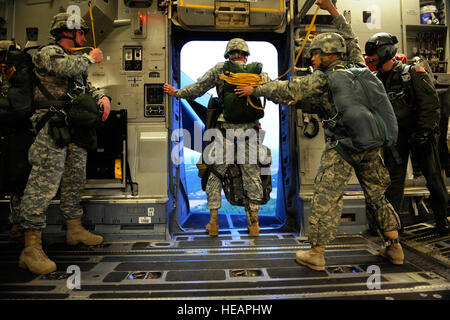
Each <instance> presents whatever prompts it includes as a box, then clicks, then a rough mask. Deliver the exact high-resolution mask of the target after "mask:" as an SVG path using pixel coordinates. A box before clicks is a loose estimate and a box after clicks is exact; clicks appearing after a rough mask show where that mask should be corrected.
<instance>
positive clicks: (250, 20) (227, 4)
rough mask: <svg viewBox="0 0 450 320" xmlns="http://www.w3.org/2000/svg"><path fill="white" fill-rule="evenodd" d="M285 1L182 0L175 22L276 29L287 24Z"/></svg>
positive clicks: (250, 28)
mask: <svg viewBox="0 0 450 320" xmlns="http://www.w3.org/2000/svg"><path fill="white" fill-rule="evenodd" d="M285 15H286V7H285V4H284V1H279V0H259V1H237V0H228V1H217V0H181V1H178V3H177V14H176V16H175V19H174V22H176V23H179V24H181V25H182V26H183V27H185V28H187V29H189V28H194V29H195V28H202V29H205V28H207V29H215V30H254V31H261V30H276V31H281V32H282V31H284V27H285V25H286V17H285Z"/></svg>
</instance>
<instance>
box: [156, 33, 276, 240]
mask: <svg viewBox="0 0 450 320" xmlns="http://www.w3.org/2000/svg"><path fill="white" fill-rule="evenodd" d="M249 54H250V51H249V48H248V45H247V43H246V42H245V41H244V40H243V39H240V38H234V39H231V40H230V41H229V42H228V44H227V46H226V49H225V55H224V56H225V59H228V61H226V62H219V63H217V64H216V65H215V66H214V67H213V68H211V69H210V70H208V71H207V72H206V73H205V74H204V75H203V76H202V77H201V78H199V79H198V80H197V82H196V83H193V84H191V85H189V86H186V87H184V88H182V89H175V87H173V86H171V85H169V84H167V83H165V84H164V91H165V92H166V93H167V94H169V95H170V96H174V97H177V98H184V99H195V98H197V97H200V96H202V95H203V94H205V93H206V92H207V91H208V90H209V89H211V88H213V87H214V86H215V87H216V89H217V94H218V96H219V104H220V107H221V108H222V110H223V112H222V113H221V114H220V115H219V117H218V119H217V125H216V128H217V129H219V130H220V131H221V132H223V137H224V139H222V141H220V142H219V141H215V142H216V143H217V144H216V145H217V146H218V145H220V146H223V148H224V149H223V150H224V151H223V154H224V155H225V154H226V149H227V148H228V149H229V150H231V148H232V149H234V142H232V141H228V140H227V139H226V138H225V136H226V134H225V132H226V131H227V130H234V132H235V133H236V137H237V139H238V141H239V140H240V137H243V138H245V132H248V130H254V132H257V130H259V129H258V128H259V121H258V119H260V118H262V117H263V116H264V111H263V110H258V111H255V109H251V108H250V107H249V109H247V110H248V113H246V114H243V115H241V116H242V117H241V118H237V119H231V116H230V115H231V114H233V113H238V112H240V111H241V109H240V108H241V107H240V106H239V105H234V104H233V102H230V101H229V100H228V98H227V97H225V95H228V97H231V98H234V97H236V95H234V92H233V91H231V94H229V93H227V92H225V91H226V88H225V89H224V87H226V83H225V81H224V80H222V79H221V78H220V77H221V76H222V75H223V74H224V72H226V71H227V70H226V69H227V68H235V69H243V68H252V67H255V70H256V69H258V71H254V72H257V73H261V70H260V68H262V65H261V64H259V63H253V64H249V65H246V63H247V56H248V55H249ZM250 65H251V66H250ZM247 71H248V70H247ZM235 72H236V71H235ZM241 72H243V71H241ZM261 75H262V79H263V80H264V81H269V80H270V78H269V76H268V75H267V74H266V73H264V72H263V73H261ZM233 89H234V88H233ZM236 98H237V97H236ZM230 100H232V99H230ZM241 100H244V102H245V99H241ZM226 111H228V112H226ZM238 132H241V134H238ZM249 140H250V139H249ZM259 144H260V141H259V139H258V140H257V143H256V144H251V143H248V142H246V143H245V150H246V151H245V163H244V164H239V166H240V169H241V172H242V181H243V187H244V191H245V192H246V196H247V198H248V202H247V203H246V204H245V210H246V213H247V220H248V230H249V234H250V236H258V235H259V224H258V212H259V208H260V202H261V200H262V198H263V189H262V184H261V178H260V167H259V165H258V164H257V163H255V164H252V163H251V162H250V161H249V154H253V155H254V154H257V152H258V150H259ZM219 148H221V147H219ZM211 150H212V151H211V154H210V155H209V156H210V158H211V159H213V158H214V157H215V151H214V148H212V149H211ZM210 167H211V169H212V170H213V172H215V173H213V174H210V175H209V177H208V181H207V184H206V194H207V208H208V209H209V210H210V222H209V224H208V225H207V226H206V231H207V232H208V234H209V235H210V236H217V235H218V230H219V226H218V213H219V208H220V207H221V201H222V197H221V190H222V182H221V179H220V178H219V177H218V176H217V175H219V176H223V175H224V174H225V171H226V169H227V164H226V163H225V161H222V162H217V163H215V164H212V165H210Z"/></svg>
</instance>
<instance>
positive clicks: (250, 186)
mask: <svg viewBox="0 0 450 320" xmlns="http://www.w3.org/2000/svg"><path fill="white" fill-rule="evenodd" d="M257 126H258V122H252V123H244V124H233V123H228V122H218V125H217V127H218V128H217V129H219V131H220V132H221V133H222V134H221V137H220V139H216V140H215V141H214V143H212V144H211V145H210V146H212V145H214V147H212V148H211V149H210V153H209V157H211V159H213V158H214V157H215V156H216V155H217V149H221V150H223V153H222V155H223V157H218V158H217V159H218V161H217V162H215V164H213V167H214V169H215V170H216V171H217V173H219V174H220V175H224V174H225V171H226V170H227V164H226V163H227V162H228V161H227V159H235V156H236V155H237V156H239V155H241V156H243V155H245V157H242V159H239V157H238V158H237V161H238V162H237V163H238V164H239V166H240V169H241V173H242V183H243V187H244V190H245V192H246V195H247V197H248V202H247V203H246V204H245V210H246V211H247V212H258V211H259V208H260V204H259V203H260V202H261V200H262V196H263V190H262V183H261V176H260V175H261V168H260V166H259V165H258V163H257V158H255V157H254V156H255V155H257V154H258V152H259V141H260V139H259V138H258V137H257V132H258V131H257V130H255V127H256V128H257ZM227 131H228V132H229V135H230V136H231V135H233V136H234V137H236V138H237V141H238V144H239V141H245V143H244V142H243V143H242V144H241V147H245V151H243V150H241V149H239V147H237V146H236V143H235V142H234V139H227V134H226V132H227ZM249 133H250V134H251V135H252V134H255V136H252V138H249V139H244V138H245V136H246V135H248V134H249ZM216 148H217V149H216ZM232 161H233V160H232ZM206 195H207V205H206V207H207V208H208V209H210V210H216V209H219V208H220V207H221V205H222V182H221V180H220V179H219V178H218V177H217V176H216V175H215V174H213V173H211V174H210V175H209V177H208V182H207V184H206Z"/></svg>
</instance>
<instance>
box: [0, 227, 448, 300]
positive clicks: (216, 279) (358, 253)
mask: <svg viewBox="0 0 450 320" xmlns="http://www.w3.org/2000/svg"><path fill="white" fill-rule="evenodd" d="M427 228H428V226H427V225H424V226H419V227H415V228H411V230H406V231H405V232H406V233H405V236H404V239H405V259H406V261H405V264H404V265H401V266H394V265H392V264H390V263H389V262H388V261H386V260H385V259H383V258H382V257H380V256H379V255H378V254H377V250H378V244H377V242H378V239H377V238H372V237H369V236H364V235H345V236H338V237H337V238H336V239H335V240H334V241H333V243H331V244H330V245H329V246H328V248H327V251H326V253H325V259H326V262H327V267H326V270H325V271H321V272H319V271H313V270H310V269H308V268H306V267H304V266H301V265H299V264H298V263H297V262H296V261H295V252H296V251H298V250H302V249H303V250H307V249H308V248H309V244H308V243H307V241H306V240H305V239H304V238H302V237H298V236H296V235H295V234H291V233H275V232H272V233H271V232H270V231H268V230H266V232H264V233H261V235H260V237H249V236H248V233H244V232H243V233H241V232H239V231H237V230H223V231H224V232H223V233H222V234H220V235H219V236H218V237H216V238H211V237H209V236H207V235H206V234H205V233H204V232H190V233H189V234H177V235H174V237H173V240H170V241H167V240H164V241H163V240H151V239H142V238H137V239H136V240H138V241H132V240H127V241H124V240H123V237H121V236H118V238H117V239H118V241H114V239H112V241H109V242H107V243H105V244H103V245H101V246H97V247H86V246H83V245H78V246H74V247H70V246H67V245H65V244H50V245H47V246H44V250H45V252H46V253H47V254H48V256H49V257H50V258H51V259H53V260H54V261H55V262H56V264H57V267H58V270H57V271H56V272H54V273H52V274H49V275H46V276H38V275H33V274H31V273H30V272H28V271H26V270H22V269H20V268H18V267H17V261H18V257H19V254H20V250H21V246H20V245H17V244H12V243H9V242H7V241H1V242H0V249H1V250H0V299H12V300H21V299H37V300H53V299H55V300H60V299H69V300H73V299H75V300H77V299H79V300H84V299H169V300H176V299H183V300H184V299H201V300H207V299H214V300H216V299H221V300H222V299H274V298H276V299H304V298H306V299H347V298H349V297H351V298H352V299H367V297H368V296H370V299H385V298H387V297H390V298H392V299H395V297H397V298H399V299H407V298H408V297H411V299H416V298H417V297H428V298H430V299H431V298H433V299H438V298H436V297H441V298H440V299H448V297H449V294H448V293H449V292H450V282H449V280H450V274H449V267H448V266H446V265H445V264H443V262H442V261H440V260H436V259H435V257H433V256H432V255H430V254H429V253H427V252H421V251H420V250H417V249H414V248H410V247H409V246H408V245H406V243H407V242H408V241H410V242H409V243H411V241H412V240H413V239H415V241H416V242H420V241H421V240H423V238H424V236H423V234H422V233H421V234H419V235H417V232H416V231H418V230H421V229H424V232H425V233H426V232H429V230H426V229H427ZM410 231H411V232H410ZM412 231H415V232H416V233H412ZM414 237H418V238H414ZM425 239H428V238H426V237H425ZM435 240H436V239H435ZM447 240H448V239H439V241H438V242H439V243H442V246H444V249H446V248H447V247H446V246H445V245H448V242H450V241H447ZM445 241H447V242H445ZM425 242H426V244H422V245H425V246H426V245H429V244H430V243H431V242H427V241H425ZM44 243H45V242H44ZM436 243H437V242H436ZM444 252H445V250H444ZM70 265H76V266H78V267H79V268H80V269H81V289H73V290H69V289H68V286H67V284H68V280H69V277H70V276H71V275H72V274H70V273H66V271H67V268H68V267H69V266H70ZM374 266H375V267H377V268H378V270H380V275H379V278H378V279H379V280H380V282H379V285H380V286H379V288H378V289H369V287H368V283H371V282H370V281H371V280H370V279H371V276H372V273H371V272H372V271H371V268H373V267H374Z"/></svg>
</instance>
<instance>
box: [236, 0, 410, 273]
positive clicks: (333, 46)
mask: <svg viewBox="0 0 450 320" xmlns="http://www.w3.org/2000/svg"><path fill="white" fill-rule="evenodd" d="M316 4H317V5H319V6H320V8H322V9H325V10H327V11H328V12H329V13H330V14H331V16H332V17H333V23H334V25H335V26H336V27H337V30H338V32H339V33H340V34H337V33H323V34H319V35H318V36H317V37H316V38H315V39H314V40H313V41H312V42H311V47H310V52H311V55H312V63H313V67H314V70H315V71H314V72H313V74H311V75H308V76H304V77H302V78H296V79H293V80H292V81H277V82H270V83H267V84H265V85H262V86H259V87H256V88H254V89H253V88H252V87H238V89H237V90H236V94H238V95H240V96H246V95H249V94H253V95H255V96H257V97H260V96H264V97H266V98H268V99H270V100H273V101H274V102H276V103H284V104H296V103H297V101H300V102H306V103H309V104H311V106H312V107H311V110H308V113H317V114H318V115H319V116H320V117H321V118H322V119H324V121H323V122H324V125H325V129H326V130H325V137H326V146H325V150H324V152H323V154H322V158H321V162H320V168H319V170H318V173H317V176H316V178H315V185H314V195H313V199H312V207H311V217H310V218H309V227H308V238H309V242H310V243H311V249H310V250H309V251H298V252H297V253H296V261H297V262H298V263H300V264H302V265H306V266H308V267H309V268H311V269H314V270H324V269H325V259H324V252H325V247H326V245H327V244H329V243H330V242H331V241H332V240H333V239H334V238H335V235H336V233H337V231H338V227H339V222H340V217H341V213H342V206H343V193H344V188H345V186H346V184H347V182H348V180H349V179H350V177H351V174H352V169H354V170H355V173H356V175H357V177H358V180H359V182H360V185H361V187H362V188H363V191H364V195H365V197H366V202H367V203H369V204H370V206H371V207H372V208H373V212H374V214H375V216H376V219H377V222H378V224H379V226H380V229H381V230H382V232H383V234H382V236H383V237H384V240H385V242H386V247H382V248H381V250H380V254H381V255H382V256H384V257H387V258H388V259H389V260H390V261H391V262H392V263H394V264H402V263H403V259H404V257H403V250H402V247H401V245H400V243H399V239H398V230H399V229H400V221H399V218H398V216H397V213H396V212H395V210H394V208H393V207H392V205H391V204H390V203H389V202H388V201H386V199H385V196H384V191H385V190H386V188H387V186H388V185H389V174H388V172H387V170H386V168H385V166H384V164H383V160H382V158H381V147H377V148H374V149H369V150H366V151H362V152H353V151H351V150H345V149H344V148H339V147H338V146H339V145H340V144H338V143H337V142H338V141H340V139H339V140H338V133H337V132H335V127H332V126H330V125H328V123H329V122H330V120H333V119H332V118H333V117H334V116H333V113H332V112H333V111H332V110H333V103H334V102H333V100H332V98H331V97H330V95H329V85H328V81H327V76H326V74H325V72H327V71H330V70H332V69H333V68H334V67H337V66H338V65H341V66H346V65H349V64H351V63H352V64H356V65H359V66H361V67H363V66H365V65H364V59H363V56H362V54H361V49H360V48H359V46H358V42H357V38H356V37H355V35H354V33H353V31H352V29H351V26H350V24H348V23H347V22H346V21H345V18H344V17H343V16H342V15H340V14H339V12H338V11H337V10H336V8H335V7H334V5H333V4H332V2H331V0H318V1H317V3H316ZM345 54H346V55H347V58H345ZM305 105H306V104H305ZM300 107H301V108H304V107H303V106H300ZM341 133H342V132H341ZM346 159H349V161H346ZM380 234H381V232H380Z"/></svg>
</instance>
